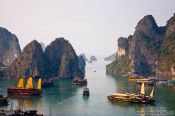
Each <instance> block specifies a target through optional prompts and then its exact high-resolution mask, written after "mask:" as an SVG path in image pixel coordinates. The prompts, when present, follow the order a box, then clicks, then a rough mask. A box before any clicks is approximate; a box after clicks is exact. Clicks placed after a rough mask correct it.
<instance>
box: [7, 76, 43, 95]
mask: <svg viewBox="0 0 175 116" xmlns="http://www.w3.org/2000/svg"><path fill="white" fill-rule="evenodd" d="M7 93H8V94H9V95H41V93H42V92H41V78H40V79H39V80H38V84H37V88H34V87H33V79H32V77H29V78H28V80H27V84H26V86H25V87H24V79H23V78H20V79H19V82H18V86H17V88H8V89H7Z"/></svg>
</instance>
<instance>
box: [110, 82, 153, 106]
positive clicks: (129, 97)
mask: <svg viewBox="0 0 175 116" xmlns="http://www.w3.org/2000/svg"><path fill="white" fill-rule="evenodd" d="M153 92H154V87H153V89H152V91H151V94H150V95H149V96H147V95H145V87H144V83H142V86H141V91H140V93H139V94H136V93H130V92H128V93H115V94H112V95H109V96H108V97H107V98H108V100H110V101H126V102H131V103H144V104H148V103H154V101H155V99H154V97H153Z"/></svg>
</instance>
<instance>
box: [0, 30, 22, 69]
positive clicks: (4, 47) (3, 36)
mask: <svg viewBox="0 0 175 116" xmlns="http://www.w3.org/2000/svg"><path fill="white" fill-rule="evenodd" d="M20 53H21V49H20V46H19V42H18V38H17V37H16V36H15V35H14V34H12V33H11V32H9V31H8V30H7V29H5V28H2V27H0V62H1V64H3V65H4V66H9V65H10V64H11V63H12V62H13V61H14V60H15V59H16V58H17V57H18V56H19V54H20Z"/></svg>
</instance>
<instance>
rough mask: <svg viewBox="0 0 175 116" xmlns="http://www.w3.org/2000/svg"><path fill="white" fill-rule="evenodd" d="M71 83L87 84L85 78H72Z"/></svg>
mask: <svg viewBox="0 0 175 116" xmlns="http://www.w3.org/2000/svg"><path fill="white" fill-rule="evenodd" d="M72 84H73V85H87V79H81V78H74V79H73V80H72Z"/></svg>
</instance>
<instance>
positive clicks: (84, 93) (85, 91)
mask: <svg viewBox="0 0 175 116" xmlns="http://www.w3.org/2000/svg"><path fill="white" fill-rule="evenodd" d="M89 94H90V92H89V88H87V87H85V88H84V89H83V96H89Z"/></svg>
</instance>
